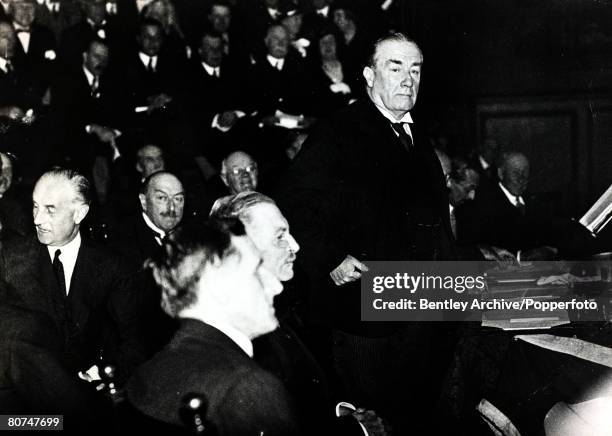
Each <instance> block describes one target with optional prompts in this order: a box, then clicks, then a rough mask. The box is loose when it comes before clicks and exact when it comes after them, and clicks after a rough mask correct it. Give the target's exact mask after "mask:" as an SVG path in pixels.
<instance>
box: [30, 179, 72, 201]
mask: <svg viewBox="0 0 612 436" xmlns="http://www.w3.org/2000/svg"><path fill="white" fill-rule="evenodd" d="M77 197H78V195H77V192H76V190H75V188H74V186H73V185H72V183H70V182H69V181H68V180H66V179H64V178H62V177H57V176H46V177H45V176H43V178H41V179H40V180H39V181H38V182H37V183H36V186H35V187H34V191H33V192H32V201H34V202H35V203H37V204H39V205H49V206H50V205H58V204H60V203H63V202H67V201H71V200H74V199H76V198H77Z"/></svg>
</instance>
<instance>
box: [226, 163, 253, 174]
mask: <svg viewBox="0 0 612 436" xmlns="http://www.w3.org/2000/svg"><path fill="white" fill-rule="evenodd" d="M230 172H231V173H232V174H233V175H235V176H238V175H240V174H242V173H243V172H246V173H248V174H251V173H255V172H257V165H255V164H251V165H248V166H246V167H244V168H240V167H233V168H231V169H230Z"/></svg>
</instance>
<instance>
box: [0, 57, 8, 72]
mask: <svg viewBox="0 0 612 436" xmlns="http://www.w3.org/2000/svg"><path fill="white" fill-rule="evenodd" d="M7 63H8V60H7V59H4V58H3V57H0V70H2V71H4V72H5V73H7V72H8V71H7V68H6V64H7Z"/></svg>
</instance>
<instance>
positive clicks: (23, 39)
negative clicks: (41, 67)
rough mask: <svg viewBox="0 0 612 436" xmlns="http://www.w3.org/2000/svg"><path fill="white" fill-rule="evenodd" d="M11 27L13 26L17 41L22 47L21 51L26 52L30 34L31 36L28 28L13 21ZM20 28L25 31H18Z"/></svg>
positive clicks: (28, 46)
mask: <svg viewBox="0 0 612 436" xmlns="http://www.w3.org/2000/svg"><path fill="white" fill-rule="evenodd" d="M13 27H14V28H15V33H16V34H17V39H19V42H20V43H21V46H22V47H23V51H24V52H25V53H26V54H27V53H28V49H29V48H30V36H32V35H31V33H30V29H26V28H25V27H22V26H20V25H18V24H15V23H13ZM20 30H25V32H20Z"/></svg>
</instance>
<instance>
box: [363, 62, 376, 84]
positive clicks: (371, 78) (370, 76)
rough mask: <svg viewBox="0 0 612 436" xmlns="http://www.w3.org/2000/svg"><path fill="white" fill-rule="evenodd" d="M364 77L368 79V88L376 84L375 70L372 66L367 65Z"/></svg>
mask: <svg viewBox="0 0 612 436" xmlns="http://www.w3.org/2000/svg"><path fill="white" fill-rule="evenodd" d="M363 77H364V79H365V80H366V83H367V85H368V88H371V87H373V86H374V70H373V69H372V68H370V67H365V68H364V69H363Z"/></svg>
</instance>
